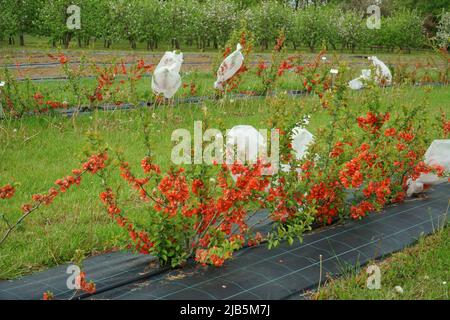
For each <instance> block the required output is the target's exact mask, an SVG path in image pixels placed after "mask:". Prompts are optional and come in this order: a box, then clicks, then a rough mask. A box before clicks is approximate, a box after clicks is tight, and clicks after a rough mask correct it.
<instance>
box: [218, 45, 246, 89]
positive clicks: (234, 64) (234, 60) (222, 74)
mask: <svg viewBox="0 0 450 320" xmlns="http://www.w3.org/2000/svg"><path fill="white" fill-rule="evenodd" d="M241 50H242V46H241V44H240V43H238V45H237V47H236V50H235V51H234V52H233V53H231V54H230V55H229V56H228V57H226V58H225V60H223V62H222V63H221V64H220V67H219V70H217V81H216V82H215V83H214V88H216V89H218V90H223V83H225V81H227V80H228V79H230V78H232V77H233V76H234V75H235V74H236V72H238V71H239V69H240V68H241V67H242V64H243V63H244V56H243V55H242V53H241Z"/></svg>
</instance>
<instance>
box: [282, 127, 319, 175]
mask: <svg viewBox="0 0 450 320" xmlns="http://www.w3.org/2000/svg"><path fill="white" fill-rule="evenodd" d="M313 142H314V136H313V134H312V133H311V132H309V131H308V130H306V129H305V128H302V127H295V128H294V129H292V149H293V150H294V152H295V157H296V158H297V160H301V159H303V157H304V156H305V155H306V152H307V151H308V147H309V145H310V144H311V143H313ZM281 170H282V171H284V172H289V171H291V166H290V165H289V164H281ZM297 172H298V173H300V172H301V169H297Z"/></svg>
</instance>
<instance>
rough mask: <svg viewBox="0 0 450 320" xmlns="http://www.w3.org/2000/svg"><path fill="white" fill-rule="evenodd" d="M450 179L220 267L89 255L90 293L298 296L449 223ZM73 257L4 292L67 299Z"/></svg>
mask: <svg viewBox="0 0 450 320" xmlns="http://www.w3.org/2000/svg"><path fill="white" fill-rule="evenodd" d="M449 199H450V184H448V183H447V184H444V185H440V186H437V187H434V188H433V189H432V190H430V191H429V192H428V193H427V197H426V198H414V199H409V200H407V201H406V202H404V203H402V204H399V205H396V206H391V207H389V208H387V209H386V210H384V211H383V212H381V213H373V214H371V215H370V216H368V217H367V218H366V219H364V220H361V221H350V222H347V223H345V224H341V225H335V226H331V227H327V228H322V229H319V230H317V231H315V232H312V233H309V234H306V235H305V236H304V241H303V243H301V244H300V243H298V242H296V243H294V245H292V246H289V245H288V244H282V245H281V246H280V247H278V248H276V249H272V250H268V249H267V247H266V246H265V245H261V246H257V247H252V248H245V249H243V250H241V251H239V252H238V253H236V255H235V258H234V259H233V260H231V261H229V262H227V263H225V265H224V266H223V267H221V268H214V267H202V266H199V265H195V264H194V263H193V262H190V263H188V264H187V265H186V266H184V267H183V268H182V269H177V270H167V269H159V268H158V267H157V265H156V263H155V260H154V258H152V257H150V256H141V255H133V254H130V253H126V252H114V253H109V254H105V255H101V256H96V257H92V258H89V259H87V260H86V261H85V262H84V268H83V269H84V271H85V272H86V274H87V278H88V280H93V281H94V282H95V283H96V285H97V293H96V294H95V295H92V296H87V295H82V296H78V297H77V298H84V299H133V300H141V299H183V300H184V299H188V300H195V299H299V298H302V294H303V293H305V291H307V290H309V289H314V288H316V287H317V286H318V285H319V282H320V281H322V282H323V281H324V280H325V279H326V276H327V275H330V276H338V275H339V274H342V273H343V271H344V270H347V269H348V268H349V267H351V268H354V267H358V266H362V265H364V264H367V263H368V262H370V261H373V260H376V259H380V258H383V257H385V256H387V255H389V254H392V253H394V252H396V251H399V250H401V249H404V248H405V247H407V246H410V245H412V244H414V243H415V242H416V241H417V240H418V239H419V238H420V237H421V236H423V235H428V234H431V233H433V232H434V231H435V230H436V229H437V228H439V227H441V226H443V225H444V224H445V223H446V222H447V219H448V215H449V209H448V206H449ZM66 269H67V265H64V266H59V267H56V268H53V269H50V270H47V271H43V272H39V273H36V274H33V275H31V276H26V277H24V278H22V279H18V280H13V281H1V282H0V299H41V298H42V294H43V292H45V291H48V290H49V291H52V292H53V293H54V294H55V295H56V297H57V298H58V299H68V298H71V297H72V296H73V291H70V290H68V289H67V286H66V281H67V278H68V277H69V274H66Z"/></svg>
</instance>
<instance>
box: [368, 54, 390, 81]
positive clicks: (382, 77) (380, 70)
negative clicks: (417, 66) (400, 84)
mask: <svg viewBox="0 0 450 320" xmlns="http://www.w3.org/2000/svg"><path fill="white" fill-rule="evenodd" d="M369 60H370V61H372V64H373V65H374V66H375V81H376V82H377V83H378V84H383V82H384V85H391V84H392V73H391V70H389V68H388V67H387V66H386V64H385V63H384V62H383V61H381V60H380V59H378V58H377V57H375V56H372V57H369Z"/></svg>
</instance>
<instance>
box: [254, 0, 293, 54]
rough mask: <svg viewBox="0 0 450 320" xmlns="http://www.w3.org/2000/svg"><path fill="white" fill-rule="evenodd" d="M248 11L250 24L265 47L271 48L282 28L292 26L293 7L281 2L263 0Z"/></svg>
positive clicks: (286, 28) (285, 28)
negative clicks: (270, 45)
mask: <svg viewBox="0 0 450 320" xmlns="http://www.w3.org/2000/svg"><path fill="white" fill-rule="evenodd" d="M248 13H249V16H248V18H249V19H250V20H251V23H248V26H249V28H250V30H251V31H252V32H253V34H254V35H255V38H256V39H257V41H258V42H259V43H260V44H261V47H262V48H263V49H268V48H269V44H270V43H272V42H273V41H275V39H276V38H277V37H278V35H279V33H280V31H281V30H288V29H290V28H291V23H292V16H293V9H292V8H291V7H289V6H286V5H284V4H282V3H280V2H277V1H263V2H261V4H259V5H257V6H254V7H252V8H251V10H250V11H248Z"/></svg>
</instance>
